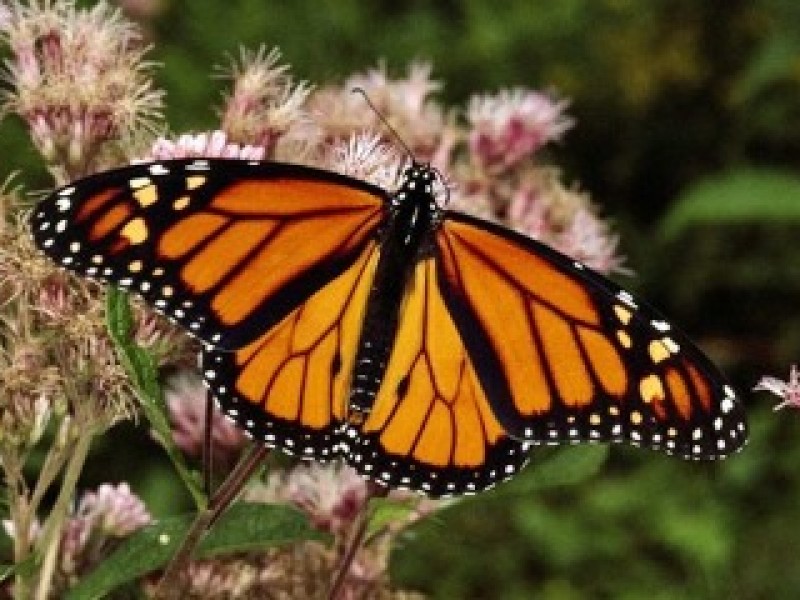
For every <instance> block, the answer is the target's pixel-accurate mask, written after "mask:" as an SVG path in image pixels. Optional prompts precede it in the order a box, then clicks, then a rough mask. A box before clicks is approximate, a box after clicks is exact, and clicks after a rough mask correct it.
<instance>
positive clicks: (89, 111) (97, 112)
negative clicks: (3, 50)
mask: <svg viewBox="0 0 800 600" xmlns="http://www.w3.org/2000/svg"><path fill="white" fill-rule="evenodd" d="M0 40H2V41H4V42H5V43H6V44H8V46H9V47H10V49H11V52H12V57H11V58H10V59H8V60H7V61H6V62H5V72H4V79H5V80H6V82H7V84H8V87H9V89H8V90H7V91H6V92H5V94H4V96H5V98H4V108H5V109H6V110H9V111H12V112H14V113H16V114H18V115H19V116H21V117H22V118H23V119H24V120H25V121H26V122H27V124H28V126H29V128H30V132H31V136H32V138H33V141H34V143H35V144H36V146H37V148H38V149H39V151H40V152H41V153H42V155H43V156H44V158H45V159H46V160H47V161H48V163H50V164H51V166H54V167H58V168H59V169H63V170H64V171H65V172H64V173H62V174H61V175H62V178H63V179H73V178H76V177H77V176H79V175H85V174H87V173H90V172H93V170H95V169H96V168H100V167H102V166H103V165H104V163H102V160H101V157H100V156H99V152H100V150H101V149H102V147H103V145H104V144H105V143H106V142H109V141H112V140H116V141H119V140H124V139H127V138H129V137H130V136H131V135H132V134H133V133H134V131H136V130H141V129H144V130H153V129H154V128H155V124H156V122H157V121H159V120H160V118H161V104H162V92H160V91H158V90H156V89H154V87H153V84H152V81H151V80H150V78H149V72H150V70H151V68H152V64H151V63H148V62H146V61H144V59H143V57H144V54H145V52H146V51H147V47H146V46H145V45H144V44H143V42H142V38H141V35H140V33H139V31H138V30H137V29H136V27H135V26H134V25H133V24H132V23H131V22H129V21H127V20H125V19H124V18H123V17H122V15H121V13H120V11H119V10H117V9H112V8H111V7H109V6H108V5H107V4H106V3H105V2H100V3H99V4H96V5H95V6H94V7H92V8H91V9H82V8H77V7H76V6H75V3H74V2H72V1H70V0H53V1H52V2H41V3H40V2H33V3H31V4H29V5H25V4H22V3H20V2H16V3H14V4H11V5H10V6H9V7H7V8H6V15H5V17H4V18H2V19H0ZM120 148H121V147H120ZM106 166H108V165H106Z"/></svg>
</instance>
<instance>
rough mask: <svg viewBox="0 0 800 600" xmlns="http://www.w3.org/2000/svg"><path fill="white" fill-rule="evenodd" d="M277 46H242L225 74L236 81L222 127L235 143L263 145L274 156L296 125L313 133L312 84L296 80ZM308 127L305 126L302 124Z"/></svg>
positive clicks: (225, 109)
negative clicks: (308, 105) (308, 109)
mask: <svg viewBox="0 0 800 600" xmlns="http://www.w3.org/2000/svg"><path fill="white" fill-rule="evenodd" d="M280 58H281V55H280V52H279V51H278V50H277V49H272V50H270V51H269V52H268V51H267V49H266V47H265V46H262V47H260V48H259V49H258V50H257V51H255V52H249V51H248V50H246V49H242V50H241V51H240V54H239V58H238V59H233V60H231V64H230V67H229V69H228V70H227V71H224V72H223V76H224V77H225V78H227V79H230V80H231V81H232V83H233V90H232V92H231V93H230V95H228V96H227V97H226V98H225V102H224V106H223V108H222V110H221V117H222V129H223V131H225V132H226V133H227V135H228V137H229V138H230V139H231V140H233V141H234V142H238V143H240V144H252V145H256V146H261V147H263V148H265V149H266V150H267V154H268V155H272V154H273V153H274V151H275V147H276V145H277V144H278V142H279V140H281V138H283V137H284V136H286V135H287V134H288V133H289V132H290V131H292V130H294V129H296V128H304V129H306V131H305V133H306V135H309V136H313V129H312V128H310V127H309V125H310V123H309V119H308V116H307V114H306V112H305V108H304V107H305V103H306V100H307V98H308V95H309V93H310V92H311V87H310V86H309V85H308V83H307V82H305V81H300V82H297V83H295V82H294V80H293V79H292V77H291V76H290V75H289V67H288V66H287V65H281V64H279V61H280ZM301 126H304V127H301Z"/></svg>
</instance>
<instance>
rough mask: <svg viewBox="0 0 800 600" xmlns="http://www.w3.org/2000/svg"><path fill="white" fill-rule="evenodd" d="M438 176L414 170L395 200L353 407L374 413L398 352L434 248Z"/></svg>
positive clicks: (356, 375) (364, 337) (354, 385)
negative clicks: (405, 315)
mask: <svg viewBox="0 0 800 600" xmlns="http://www.w3.org/2000/svg"><path fill="white" fill-rule="evenodd" d="M431 183H432V173H431V172H430V171H429V170H427V169H414V168H413V167H412V169H410V170H409V172H408V174H407V177H406V180H405V182H404V183H403V185H402V186H401V188H400V190H399V191H398V192H397V194H395V196H394V199H393V200H394V202H393V208H392V213H391V216H390V218H389V219H388V222H387V224H386V226H385V228H384V229H383V231H382V233H381V237H380V259H379V262H378V266H377V269H376V272H375V280H374V282H373V285H372V288H371V289H370V294H369V300H368V302H367V310H366V314H365V315H364V324H363V327H362V331H361V337H360V339H359V344H358V349H357V353H356V360H355V369H354V372H353V376H352V382H351V385H350V398H349V406H350V408H351V409H352V410H355V411H358V412H361V413H368V412H369V411H370V408H371V407H372V404H373V402H374V401H375V397H376V396H377V394H378V390H379V389H380V387H381V385H382V383H383V376H384V374H385V372H386V365H387V363H388V360H389V355H390V354H391V351H392V348H393V347H394V342H395V336H396V333H397V326H398V322H399V316H400V311H401V309H402V306H403V298H404V296H405V295H406V293H407V287H408V286H409V285H410V283H411V281H412V274H413V272H414V268H415V266H416V264H417V262H418V261H419V259H420V258H421V257H422V256H423V255H424V251H425V248H426V247H427V246H429V245H430V238H431V234H432V231H433V229H434V227H435V223H436V221H437V213H438V210H439V209H438V207H437V205H436V203H435V201H434V198H433V194H432V191H431Z"/></svg>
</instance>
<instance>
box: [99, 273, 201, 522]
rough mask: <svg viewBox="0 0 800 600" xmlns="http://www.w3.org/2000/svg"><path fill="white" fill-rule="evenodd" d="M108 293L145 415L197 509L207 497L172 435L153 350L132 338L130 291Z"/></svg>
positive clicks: (115, 331)
mask: <svg viewBox="0 0 800 600" xmlns="http://www.w3.org/2000/svg"><path fill="white" fill-rule="evenodd" d="M106 294H107V295H106V326H107V327H108V332H109V335H110V336H111V339H112V340H113V341H114V345H115V347H116V350H117V355H118V356H119V359H120V362H121V363H122V365H123V367H124V368H125V371H126V372H127V374H128V377H130V379H131V382H132V383H133V386H134V389H135V390H136V393H137V396H138V398H139V400H140V402H141V406H142V410H143V412H144V415H145V417H146V418H147V421H148V422H149V424H150V426H151V427H152V428H153V430H154V431H155V432H156V434H157V435H156V438H157V439H158V441H159V442H160V443H161V445H162V446H163V447H164V449H165V450H166V452H167V455H168V456H169V459H170V460H171V461H172V464H173V466H174V467H175V470H176V471H177V472H178V475H179V476H180V478H181V480H182V481H183V483H184V485H185V486H186V489H187V490H188V491H189V493H190V494H191V496H192V499H193V500H194V502H195V506H196V507H197V508H198V509H202V508H205V506H206V497H205V494H204V493H203V491H202V486H201V483H200V478H199V477H198V476H197V474H196V473H195V472H193V471H192V470H191V469H190V468H189V466H188V465H187V464H186V461H185V459H184V457H183V454H181V453H180V452H179V451H178V448H177V447H176V446H175V442H174V441H173V439H172V430H171V428H170V423H169V418H168V416H167V407H166V403H165V401H164V392H163V390H162V389H161V382H160V381H159V379H158V363H157V361H156V359H155V357H154V356H153V355H152V354H150V353H149V352H148V351H147V350H145V349H144V348H140V347H139V346H138V345H137V344H136V342H135V340H134V339H133V326H134V322H133V312H132V311H131V307H130V303H129V301H128V294H127V293H125V292H123V291H122V290H119V289H117V288H115V287H113V286H110V287H109V288H108V290H107V292H106Z"/></svg>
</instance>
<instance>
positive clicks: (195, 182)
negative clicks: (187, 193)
mask: <svg viewBox="0 0 800 600" xmlns="http://www.w3.org/2000/svg"><path fill="white" fill-rule="evenodd" d="M205 182H206V178H205V177H203V176H202V175H192V176H191V177H187V178H186V189H188V190H196V189H197V188H199V187H200V186H201V185H203V184H204V183H205Z"/></svg>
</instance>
